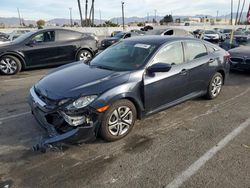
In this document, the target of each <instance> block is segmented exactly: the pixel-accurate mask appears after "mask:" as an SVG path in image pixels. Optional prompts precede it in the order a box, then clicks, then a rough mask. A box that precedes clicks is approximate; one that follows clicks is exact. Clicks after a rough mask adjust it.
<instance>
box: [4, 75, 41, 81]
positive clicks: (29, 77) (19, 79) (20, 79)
mask: <svg viewBox="0 0 250 188" xmlns="http://www.w3.org/2000/svg"><path fill="white" fill-rule="evenodd" d="M42 76H43V75H35V76H28V77H24V78H13V79H8V80H3V82H15V81H22V80H26V79H31V80H33V79H35V78H41V77H42Z"/></svg>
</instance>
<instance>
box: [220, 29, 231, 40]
mask: <svg viewBox="0 0 250 188" xmlns="http://www.w3.org/2000/svg"><path fill="white" fill-rule="evenodd" d="M219 32H220V33H222V34H224V35H225V36H226V38H228V39H229V38H230V36H231V33H232V29H220V30H219Z"/></svg>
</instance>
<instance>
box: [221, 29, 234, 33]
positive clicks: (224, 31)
mask: <svg viewBox="0 0 250 188" xmlns="http://www.w3.org/2000/svg"><path fill="white" fill-rule="evenodd" d="M231 32H232V30H231V29H224V30H222V33H231Z"/></svg>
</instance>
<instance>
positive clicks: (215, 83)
mask: <svg viewBox="0 0 250 188" xmlns="http://www.w3.org/2000/svg"><path fill="white" fill-rule="evenodd" d="M222 85H223V76H222V75H221V73H219V72H217V73H216V74H215V75H214V76H213V77H212V79H211V81H210V83H209V86H208V90H207V95H206V97H207V98H208V99H214V98H216V97H218V96H219V94H220V92H221V89H222Z"/></svg>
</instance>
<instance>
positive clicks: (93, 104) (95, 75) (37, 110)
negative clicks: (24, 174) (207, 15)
mask: <svg viewBox="0 0 250 188" xmlns="http://www.w3.org/2000/svg"><path fill="white" fill-rule="evenodd" d="M228 55H229V54H228V53H227V52H226V51H224V50H223V49H221V48H219V47H218V46H214V45H213V44H210V43H207V42H205V41H201V40H197V39H192V38H180V37H164V36H142V37H134V38H131V39H127V40H123V41H121V42H119V43H117V44H115V45H113V46H111V47H110V48H108V49H106V50H105V51H103V52H102V53H100V54H99V55H97V56H96V57H95V58H94V59H93V60H91V62H90V63H88V64H84V63H78V62H76V63H75V64H71V65H65V66H63V67H59V68H57V69H55V70H54V71H53V72H51V73H49V74H48V75H47V76H45V77H44V78H43V79H41V80H40V81H39V82H38V83H37V84H35V85H34V86H33V87H32V88H31V90H30V97H29V104H30V106H31V110H32V113H33V114H34V116H35V118H36V119H37V121H38V122H39V124H40V125H42V127H44V128H45V129H46V130H47V131H48V132H49V135H50V138H48V139H44V141H43V142H42V143H41V144H40V145H37V147H35V149H39V148H40V147H47V146H48V145H50V146H51V145H54V144H55V143H58V142H62V141H64V142H68V141H69V142H83V141H87V140H89V139H91V138H95V136H96V135H97V134H98V133H100V134H101V136H102V137H103V138H104V139H105V140H107V141H115V140H118V139H121V138H123V137H124V136H126V135H127V134H128V133H129V132H130V131H131V130H132V128H133V125H134V123H135V121H136V119H141V118H143V117H146V116H148V115H150V114H153V113H156V112H159V111H161V110H164V109H166V108H169V107H171V106H173V105H176V104H178V103H181V102H183V101H186V100H188V99H192V98H196V97H199V96H203V95H205V96H206V97H207V98H209V99H214V98H216V97H217V96H218V95H219V94H220V91H221V88H222V85H223V83H224V82H225V80H226V78H227V75H228V71H229V63H228V58H229V56H228ZM62 78H63V80H64V81H63V82H62Z"/></svg>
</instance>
